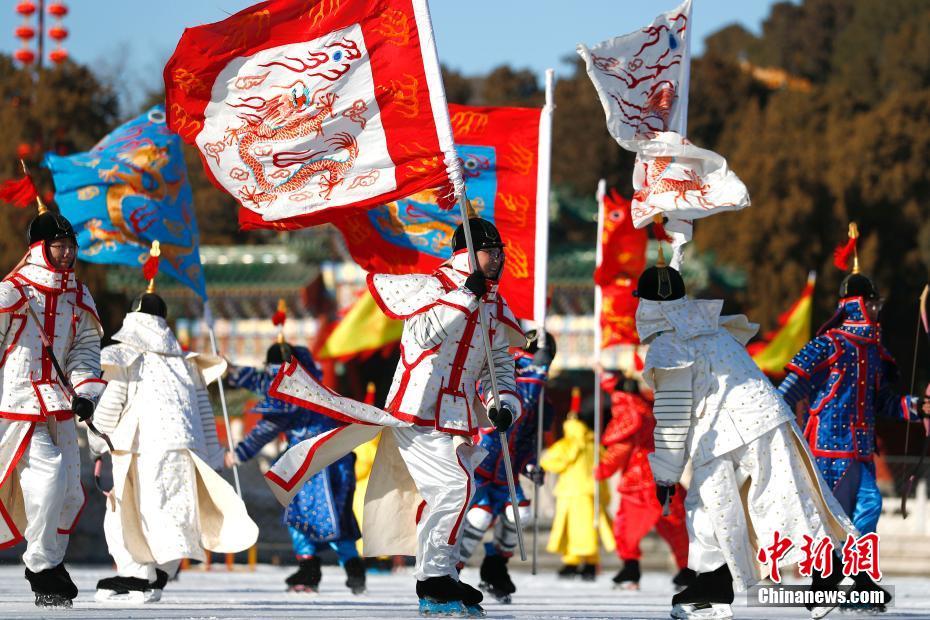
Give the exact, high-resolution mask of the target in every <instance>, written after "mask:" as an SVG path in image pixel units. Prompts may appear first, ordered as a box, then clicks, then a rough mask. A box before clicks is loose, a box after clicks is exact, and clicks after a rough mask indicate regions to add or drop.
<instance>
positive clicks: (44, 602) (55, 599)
mask: <svg viewBox="0 0 930 620" xmlns="http://www.w3.org/2000/svg"><path fill="white" fill-rule="evenodd" d="M73 605H74V603H73V602H71V599H70V598H66V597H64V596H60V595H57V594H37V595H36V607H62V608H70V607H72V606H73Z"/></svg>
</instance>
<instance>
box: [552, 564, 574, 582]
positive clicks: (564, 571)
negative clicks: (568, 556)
mask: <svg viewBox="0 0 930 620" xmlns="http://www.w3.org/2000/svg"><path fill="white" fill-rule="evenodd" d="M578 574H579V573H578V566H577V565H575V564H563V565H562V567H561V568H559V571H558V572H557V573H556V575H558V577H559V579H574V578H575V577H577V576H578Z"/></svg>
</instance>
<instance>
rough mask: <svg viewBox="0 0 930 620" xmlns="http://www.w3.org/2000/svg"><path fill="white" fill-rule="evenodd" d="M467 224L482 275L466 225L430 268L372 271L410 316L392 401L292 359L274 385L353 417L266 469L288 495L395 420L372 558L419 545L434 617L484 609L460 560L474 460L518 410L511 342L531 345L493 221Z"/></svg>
mask: <svg viewBox="0 0 930 620" xmlns="http://www.w3.org/2000/svg"><path fill="white" fill-rule="evenodd" d="M469 222H470V228H471V235H472V238H473V240H474V244H475V249H476V251H477V254H478V262H479V269H477V270H475V272H473V273H469V270H468V265H469V263H468V254H467V251H466V250H465V239H464V229H463V228H462V227H461V226H459V228H458V230H457V231H456V232H455V235H454V240H453V250H454V254H453V256H452V258H451V259H450V260H448V261H446V262H445V263H443V265H441V266H440V267H439V269H437V271H435V272H434V273H433V274H431V275H400V276H394V275H381V274H379V275H371V276H369V280H368V285H369V289H370V291H371V292H372V295H373V296H374V298H375V300H376V301H377V302H378V304H379V306H380V307H381V309H382V310H383V311H384V312H385V313H386V314H388V315H389V316H392V317H394V318H398V319H404V320H405V324H404V331H403V335H402V337H401V359H400V363H399V364H398V366H397V370H396V372H395V375H394V383H393V386H392V388H391V391H390V393H389V394H388V397H387V405H386V407H385V410H381V409H378V408H376V407H372V406H370V405H365V404H363V403H359V402H356V401H352V400H350V399H346V398H342V397H340V396H338V395H336V394H334V393H333V392H331V391H329V390H327V389H326V388H324V387H322V386H321V385H320V384H319V383H317V382H316V381H315V380H314V379H313V378H312V377H311V376H310V375H309V374H308V373H306V372H304V371H303V370H302V369H301V368H300V366H299V365H298V364H296V363H295V362H293V361H292V362H291V363H290V364H287V365H285V366H284V367H283V368H282V371H281V373H280V374H279V375H278V379H277V380H276V382H275V385H273V386H272V389H271V391H270V394H271V395H272V396H274V397H275V398H280V399H282V400H287V401H289V402H292V403H294V404H298V405H301V406H306V407H307V408H312V409H315V410H317V411H321V412H324V413H326V414H327V415H331V416H333V417H337V418H339V419H341V420H343V421H345V422H349V423H351V424H350V425H349V426H345V427H341V428H337V429H334V430H332V431H330V432H327V433H324V434H323V435H320V436H319V437H317V438H315V439H313V440H308V441H305V442H302V443H300V444H298V445H296V446H294V447H293V448H291V449H290V450H289V451H288V452H287V453H286V454H285V455H284V456H283V457H282V458H281V459H280V460H279V461H278V462H277V463H276V464H275V465H274V466H273V467H272V469H271V470H270V471H269V472H268V473H267V474H266V476H267V477H268V479H269V480H270V482H271V488H272V491H273V492H274V493H275V495H276V496H277V497H278V499H279V500H280V501H281V502H282V503H287V502H289V501H290V499H291V497H292V496H293V494H294V493H296V491H297V490H298V489H299V488H300V486H301V485H302V484H303V482H304V481H305V480H306V479H307V478H308V477H309V476H311V475H313V474H314V473H316V472H318V471H320V469H322V468H323V467H325V466H326V465H328V464H329V463H332V462H333V461H334V460H335V459H336V458H338V457H339V456H341V455H343V454H345V453H347V452H348V451H349V450H352V449H353V448H355V447H356V446H358V445H360V444H362V443H364V442H366V441H368V440H370V439H372V438H373V437H375V436H377V435H378V433H379V432H380V431H381V430H382V429H381V427H383V426H390V427H392V428H391V432H390V433H385V434H383V435H382V437H381V441H380V443H379V446H378V454H377V456H376V457H375V463H374V466H373V468H372V475H371V480H370V482H369V484H368V489H367V491H366V501H365V511H364V521H365V524H364V525H363V527H362V531H363V533H364V547H365V555H366V556H369V557H371V556H379V555H412V554H413V553H415V554H416V557H417V562H416V572H415V573H414V574H415V576H416V578H417V594H418V596H419V598H420V601H421V610H422V611H423V612H424V613H426V614H430V613H447V614H448V613H451V614H464V613H467V608H471V610H472V611H473V612H480V606H479V605H478V603H480V602H481V599H482V595H481V593H480V592H479V591H478V590H476V589H475V588H472V587H471V586H469V585H467V584H463V583H461V582H460V581H459V579H458V571H457V569H456V564H458V562H459V545H460V542H461V530H462V526H463V523H464V518H465V513H466V512H467V510H468V507H469V504H470V502H471V500H472V497H473V496H474V493H475V481H474V469H475V466H476V465H477V464H478V463H479V462H480V461H481V458H482V457H483V455H484V451H483V450H481V449H480V448H477V447H476V446H474V445H473V443H472V436H473V435H474V434H475V432H476V431H477V429H478V427H479V426H489V425H490V424H491V423H493V424H494V426H496V427H497V428H499V429H506V428H508V427H509V426H510V424H511V423H512V422H513V421H514V420H516V419H517V416H518V415H519V413H520V410H521V405H520V399H519V396H518V395H517V392H516V382H515V379H514V365H513V359H512V358H511V356H510V354H509V352H508V349H509V347H510V346H511V345H514V346H515V345H518V344H522V343H523V342H524V339H523V333H522V331H521V330H520V327H519V325H518V324H517V322H516V320H515V318H514V317H513V314H512V313H511V312H510V310H509V308H508V307H507V305H506V303H505V302H504V300H503V299H502V298H501V297H500V295H499V294H498V293H497V290H496V289H497V285H496V280H497V277H498V275H499V274H500V273H501V270H502V268H503V263H504V254H503V243H502V242H501V239H500V235H499V234H498V232H497V230H496V229H495V228H494V226H493V225H492V224H491V223H490V222H488V221H486V220H481V219H478V218H474V219H471V220H469ZM479 300H480V304H479ZM479 306H480V308H481V311H482V312H484V314H485V316H486V317H487V318H488V319H489V321H488V322H489V324H490V327H489V331H490V337H491V349H492V356H493V360H494V367H493V368H488V364H487V357H486V351H485V349H484V345H483V343H482V338H481V334H480V332H479V330H480V323H479V317H478V313H477V311H478V310H479ZM491 372H493V373H495V375H496V378H497V383H498V385H499V387H500V392H501V394H500V397H501V410H500V411H497V410H495V409H494V408H493V407H491V408H490V409H488V412H487V417H485V415H484V407H483V406H482V405H481V401H480V400H479V399H478V397H477V389H476V388H477V384H478V382H479V381H482V382H484V385H485V386H488V385H489V383H490V373H491ZM485 392H486V393H487V392H490V390H489V389H486V390H485ZM488 419H490V422H488ZM421 497H422V501H421V499H420V498H421ZM414 526H415V527H416V537H415V538H414V536H413V535H412V534H413V528H414ZM414 543H415V549H414Z"/></svg>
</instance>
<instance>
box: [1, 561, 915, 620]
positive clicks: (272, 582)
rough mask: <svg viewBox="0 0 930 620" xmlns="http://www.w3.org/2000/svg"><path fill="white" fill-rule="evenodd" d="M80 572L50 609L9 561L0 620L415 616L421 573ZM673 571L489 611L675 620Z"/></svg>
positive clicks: (753, 614)
mask: <svg viewBox="0 0 930 620" xmlns="http://www.w3.org/2000/svg"><path fill="white" fill-rule="evenodd" d="M70 571H71V575H72V576H73V578H74V580H75V582H77V585H78V588H80V590H81V593H80V595H79V596H78V599H77V600H76V601H75V605H74V608H73V609H71V610H63V611H49V610H47V609H38V608H36V607H35V606H34V605H33V603H32V601H33V597H32V594H31V592H29V588H28V585H27V583H26V581H25V579H23V569H22V567H21V566H17V565H3V566H0V617H2V618H4V619H9V618H65V617H67V618H249V619H256V618H294V617H316V618H415V617H417V615H416V599H415V596H414V593H413V586H414V583H413V577H411V576H410V575H409V574H370V575H369V578H368V593H367V594H365V595H362V596H352V595H351V594H349V593H348V591H347V590H346V589H345V587H344V586H343V581H344V580H345V575H344V573H343V572H342V570H341V569H339V568H338V567H332V566H324V567H323V583H322V584H321V591H320V593H319V594H317V595H298V594H288V593H286V592H284V587H283V586H284V578H285V577H286V576H287V575H288V574H289V573H290V572H292V571H293V567H275V566H268V565H261V566H259V567H258V569H257V570H256V571H255V572H245V571H236V572H227V571H226V569H225V567H223V566H222V565H220V566H215V567H214V569H213V571H212V572H203V571H199V570H191V571H188V572H185V573H183V574H182V575H181V578H180V580H179V581H177V582H172V583H169V584H168V587H167V588H166V590H165V595H164V598H163V599H162V601H161V602H160V603H153V604H149V605H145V606H138V607H130V606H120V605H104V604H100V603H96V602H94V600H93V594H94V586H95V585H96V583H97V580H98V579H100V578H101V577H107V576H111V575H112V572H110V570H109V569H108V568H107V567H102V566H92V567H91V566H72V567H70ZM463 578H464V579H465V580H466V581H468V582H470V583H473V584H474V583H475V581H476V580H477V570H475V569H466V571H465V572H464V574H463ZM670 580H671V575H670V574H665V573H657V572H653V573H646V575H645V577H644V579H643V583H642V590H641V591H639V592H618V591H615V590H612V589H611V588H610V586H611V585H612V584H611V582H610V575H606V574H605V575H601V576H600V577H599V579H598V581H597V582H595V583H583V582H578V581H559V580H558V579H556V578H555V576H554V575H553V574H552V573H551V571H547V572H546V573H545V574H540V575H539V576H536V577H533V576H532V575H530V574H529V573H528V572H526V573H524V572H518V573H516V574H515V575H514V581H515V582H516V584H517V588H518V592H517V594H516V595H515V596H514V602H513V604H511V605H501V604H498V603H496V602H494V601H490V600H487V599H486V601H485V602H486V605H485V608H486V609H487V612H488V617H489V618H667V617H668V610H669V599H670V597H671V591H670V589H669V587H668V586H669V584H670ZM885 583H888V584H892V585H894V586H895V590H896V592H895V593H896V595H897V596H896V598H895V606H894V607H892V608H891V609H889V611H888V613H886V614H883V615H881V616H880V617H881V618H882V620H892V619H895V620H900V619H905V618H906V619H908V620H911V619H917V618H930V578H915V577H898V578H894V577H889V578H886V579H885ZM734 612H735V616H736V618H807V617H808V615H807V613H806V612H805V611H804V610H800V609H785V608H780V609H773V608H760V607H746V606H745V597H743V596H741V595H739V594H737V600H736V604H735V605H734ZM860 617H861V618H870V617H872V616H867V615H864V614H853V613H841V612H839V611H835V612H834V613H832V614H830V615H829V616H828V618H830V619H831V620H833V619H836V620H841V619H845V620H854V619H855V618H860Z"/></svg>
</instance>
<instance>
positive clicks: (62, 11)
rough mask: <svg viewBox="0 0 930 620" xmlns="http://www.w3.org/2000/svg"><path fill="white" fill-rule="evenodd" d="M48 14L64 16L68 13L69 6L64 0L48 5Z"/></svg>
mask: <svg viewBox="0 0 930 620" xmlns="http://www.w3.org/2000/svg"><path fill="white" fill-rule="evenodd" d="M48 14H49V15H54V16H55V17H64V16H65V15H67V14H68V7H66V6H65V5H64V3H62V2H56V3H55V4H50V5H49V6H48Z"/></svg>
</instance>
